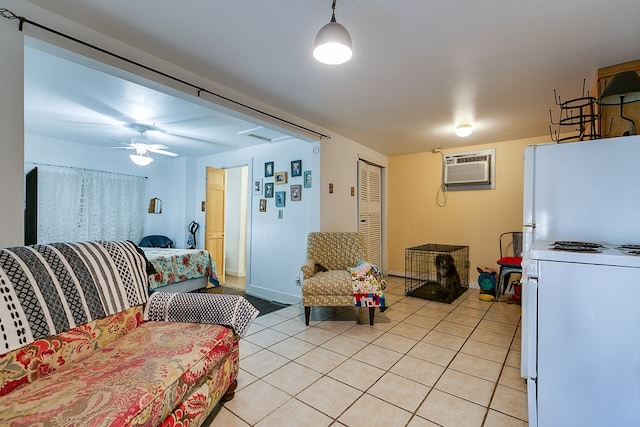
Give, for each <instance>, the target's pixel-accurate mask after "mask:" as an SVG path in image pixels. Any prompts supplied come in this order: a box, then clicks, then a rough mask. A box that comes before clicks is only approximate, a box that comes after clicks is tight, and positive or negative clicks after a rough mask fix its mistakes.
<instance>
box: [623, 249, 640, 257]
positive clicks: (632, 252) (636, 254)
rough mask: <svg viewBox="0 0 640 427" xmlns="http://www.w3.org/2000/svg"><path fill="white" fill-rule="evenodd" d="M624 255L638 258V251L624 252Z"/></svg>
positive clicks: (639, 251) (639, 254)
mask: <svg viewBox="0 0 640 427" xmlns="http://www.w3.org/2000/svg"><path fill="white" fill-rule="evenodd" d="M624 253H625V254H627V255H635V256H640V250H633V251H624Z"/></svg>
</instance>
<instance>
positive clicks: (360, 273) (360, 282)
mask: <svg viewBox="0 0 640 427" xmlns="http://www.w3.org/2000/svg"><path fill="white" fill-rule="evenodd" d="M347 271H348V272H349V273H350V274H351V283H352V285H353V299H354V303H355V306H356V307H380V310H381V311H384V310H386V308H387V307H386V303H385V298H384V295H383V293H382V291H383V290H384V289H385V288H386V287H387V282H385V280H384V278H383V276H382V272H381V271H380V269H379V268H378V267H376V266H375V265H373V264H371V263H368V262H366V261H360V262H358V265H356V266H355V267H347Z"/></svg>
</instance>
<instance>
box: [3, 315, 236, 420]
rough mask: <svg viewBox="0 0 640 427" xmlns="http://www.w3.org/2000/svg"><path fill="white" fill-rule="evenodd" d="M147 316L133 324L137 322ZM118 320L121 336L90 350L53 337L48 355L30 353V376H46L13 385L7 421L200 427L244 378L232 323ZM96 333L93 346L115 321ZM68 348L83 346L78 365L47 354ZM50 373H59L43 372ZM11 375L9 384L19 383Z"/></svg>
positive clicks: (5, 405) (5, 406)
mask: <svg viewBox="0 0 640 427" xmlns="http://www.w3.org/2000/svg"><path fill="white" fill-rule="evenodd" d="M139 314H140V313H139V312H138V313H136V315H135V316H133V318H134V319H135V322H134V321H133V320H131V321H127V322H125V325H127V324H128V325H129V326H133V324H134V323H137V322H138V320H137V319H138V318H139ZM116 323H117V325H118V326H116V327H115V328H114V330H113V331H114V332H116V335H120V337H119V339H117V340H112V341H111V342H109V343H107V344H106V345H104V346H100V347H99V348H97V349H91V350H89V351H88V353H90V354H87V353H85V350H84V349H82V350H80V347H82V346H78V345H72V344H70V343H69V342H67V341H66V339H61V340H58V341H56V340H53V341H52V344H51V345H50V346H51V349H45V351H44V352H43V351H40V353H38V352H37V351H35V353H33V352H32V353H29V352H27V353H22V356H21V357H27V356H26V355H27V354H28V355H29V357H31V358H32V361H31V362H29V363H25V365H26V366H28V368H29V369H27V371H28V374H27V377H28V380H27V381H33V379H35V378H38V381H33V382H30V383H28V384H24V385H22V386H21V387H17V388H16V387H15V385H10V386H9V385H8V386H7V387H6V389H7V390H9V387H12V388H14V389H13V391H12V392H11V393H9V394H5V395H4V396H2V397H0V425H16V426H20V425H41V426H59V425H77V426H91V425H101V426H102V425H110V426H123V425H145V426H147V425H148V426H155V425H160V424H161V423H164V425H199V423H201V422H202V420H204V419H205V418H206V416H207V415H208V413H209V412H210V410H211V408H212V406H213V404H214V403H215V402H217V400H218V399H219V398H220V396H221V395H222V394H224V392H225V391H226V390H227V388H228V386H229V384H230V383H231V382H232V381H233V380H234V379H235V378H236V377H237V373H238V360H239V357H238V345H237V339H236V338H237V337H236V336H234V334H233V332H232V331H231V330H230V329H228V328H225V327H223V326H219V325H210V324H193V323H174V322H145V323H142V324H140V325H138V326H137V327H134V328H133V329H131V330H129V329H127V327H125V328H124V329H123V328H122V323H120V322H116ZM109 325H115V323H113V322H109ZM85 326H86V325H85ZM77 329H80V328H77ZM125 329H126V330H127V332H128V333H124V335H123V334H122V333H123V332H124V330H125ZM90 330H92V331H94V333H93V334H91V333H89V334H88V335H87V336H85V337H84V339H83V340H84V341H83V340H81V341H83V342H85V343H87V344H86V345H87V346H88V347H91V345H93V344H89V343H95V342H96V341H95V340H97V341H99V340H100V335H101V334H100V333H99V332H106V331H108V332H112V331H111V330H110V327H109V326H108V325H105V326H103V327H101V328H93V329H90ZM118 331H119V332H118ZM70 332H71V331H70ZM108 332H107V333H108ZM52 338H55V337H52ZM43 341H45V340H40V341H38V343H41V344H42V342H43ZM34 344H36V343H34ZM59 344H60V345H59ZM76 344H77V343H76ZM96 345H97V344H96ZM63 347H64V348H65V349H66V350H68V351H72V352H73V350H71V349H72V348H75V349H78V350H80V351H78V352H77V353H78V354H83V356H84V357H79V358H76V359H75V360H73V363H69V362H68V361H67V360H68V359H65V358H64V357H66V355H62V354H59V355H58V357H55V356H54V357H53V363H51V362H52V360H51V359H50V358H48V357H45V353H46V354H47V355H48V354H55V353H56V351H57V348H63ZM40 350H42V349H40ZM10 354H12V353H10ZM38 354H39V360H40V361H39V363H35V362H33V358H34V357H35V356H37V355H38ZM17 359H19V357H18V358H15V359H13V360H14V361H15V360H17ZM25 360H26V359H25ZM4 362H7V361H6V360H5V361H4ZM63 362H64V363H63ZM62 365H66V366H64V369H63V368H62ZM4 367H6V364H5V366H0V368H2V369H4ZM47 371H50V372H51V371H55V372H53V373H49V375H46V376H43V375H45V374H46V373H47ZM5 379H6V378H4V377H3V382H2V387H3V389H5V385H6V384H10V383H11V382H6V381H5ZM20 381H21V383H24V382H26V381H25V380H20ZM11 384H13V383H11ZM174 410H175V412H174Z"/></svg>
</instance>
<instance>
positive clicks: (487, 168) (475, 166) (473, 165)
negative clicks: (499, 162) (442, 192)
mask: <svg viewBox="0 0 640 427" xmlns="http://www.w3.org/2000/svg"><path fill="white" fill-rule="evenodd" d="M494 157H495V149H492V150H483V151H479V152H467V153H453V154H447V155H445V157H444V183H445V185H447V186H479V187H477V188H493V186H492V185H493V177H494V170H493V169H494V166H495V161H494Z"/></svg>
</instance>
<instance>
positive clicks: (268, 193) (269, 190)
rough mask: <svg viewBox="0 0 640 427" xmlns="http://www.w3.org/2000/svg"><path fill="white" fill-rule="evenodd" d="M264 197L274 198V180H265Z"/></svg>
mask: <svg viewBox="0 0 640 427" xmlns="http://www.w3.org/2000/svg"><path fill="white" fill-rule="evenodd" d="M264 197H266V198H267V199H273V182H265V184H264Z"/></svg>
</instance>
